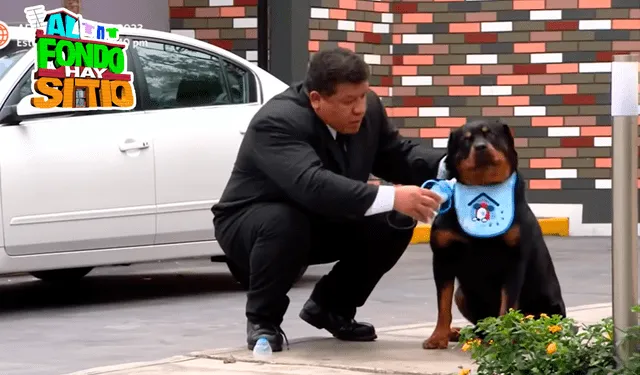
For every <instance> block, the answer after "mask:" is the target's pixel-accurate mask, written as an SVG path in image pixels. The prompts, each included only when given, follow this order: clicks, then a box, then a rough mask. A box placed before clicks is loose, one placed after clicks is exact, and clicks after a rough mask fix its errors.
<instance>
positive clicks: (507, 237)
mask: <svg viewBox="0 0 640 375" xmlns="http://www.w3.org/2000/svg"><path fill="white" fill-rule="evenodd" d="M502 238H503V239H504V242H505V243H506V244H507V246H509V247H516V246H518V245H519V244H520V225H518V224H514V225H512V226H511V228H509V230H508V231H507V233H505V234H503V235H502Z"/></svg>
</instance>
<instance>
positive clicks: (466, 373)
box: [458, 368, 471, 375]
mask: <svg viewBox="0 0 640 375" xmlns="http://www.w3.org/2000/svg"><path fill="white" fill-rule="evenodd" d="M458 374H459V375H469V374H471V370H469V369H468V368H463V369H462V370H460V372H459V373H458Z"/></svg>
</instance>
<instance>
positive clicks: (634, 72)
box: [611, 55, 638, 363]
mask: <svg viewBox="0 0 640 375" xmlns="http://www.w3.org/2000/svg"><path fill="white" fill-rule="evenodd" d="M611 116H612V118H613V142H612V145H613V147H612V149H613V150H612V152H613V158H612V163H611V164H612V168H611V169H612V194H613V218H612V228H611V230H612V239H611V242H612V246H611V252H612V254H611V259H612V261H611V266H612V270H611V276H612V281H613V285H612V293H613V324H614V326H615V330H614V342H615V343H616V359H617V360H618V363H626V362H627V361H628V359H629V357H630V356H631V355H632V353H633V352H634V350H635V344H634V343H623V342H621V339H622V335H623V331H625V330H627V329H628V328H630V327H633V326H636V325H638V316H637V315H636V314H635V313H633V312H632V311H631V307H632V306H634V305H637V304H638V250H637V245H638V185H637V181H638V172H637V171H638V55H617V56H615V58H614V61H613V63H612V68H611Z"/></svg>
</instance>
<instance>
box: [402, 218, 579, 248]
mask: <svg viewBox="0 0 640 375" xmlns="http://www.w3.org/2000/svg"><path fill="white" fill-rule="evenodd" d="M538 224H540V228H541V229H542V234H543V235H545V236H560V237H567V236H569V218H568V217H541V218H538ZM430 238H431V225H430V224H423V223H419V224H418V225H417V226H416V227H415V229H414V230H413V237H412V238H411V243H412V244H425V243H429V239H430Z"/></svg>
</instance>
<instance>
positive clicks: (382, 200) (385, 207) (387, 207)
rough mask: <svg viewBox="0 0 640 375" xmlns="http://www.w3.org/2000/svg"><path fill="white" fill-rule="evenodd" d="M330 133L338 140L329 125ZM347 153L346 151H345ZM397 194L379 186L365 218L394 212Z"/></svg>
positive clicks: (441, 172) (441, 168)
mask: <svg viewBox="0 0 640 375" xmlns="http://www.w3.org/2000/svg"><path fill="white" fill-rule="evenodd" d="M327 128H328V129H329V132H331V135H332V136H333V139H336V134H337V132H336V130H335V129H334V128H332V127H331V126H328V125H327ZM345 151H346V150H345ZM445 159H446V156H445V157H444V158H442V159H441V160H440V163H439V164H438V176H437V178H438V179H443V178H446V177H447V169H446V167H445V165H444V161H445ZM395 198H396V192H395V187H394V186H387V185H381V186H378V194H377V195H376V199H375V200H374V201H373V203H372V204H371V206H370V207H369V209H368V210H367V211H366V212H365V214H364V216H371V215H376V214H380V213H383V212H389V211H392V210H393V204H394V203H395Z"/></svg>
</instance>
